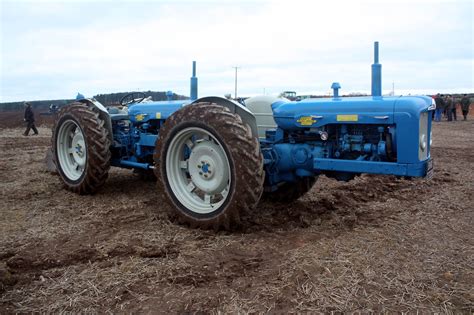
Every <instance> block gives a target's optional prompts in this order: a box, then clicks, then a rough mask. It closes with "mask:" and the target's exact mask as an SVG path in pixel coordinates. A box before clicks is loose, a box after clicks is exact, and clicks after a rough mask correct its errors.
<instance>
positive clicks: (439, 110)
mask: <svg viewBox="0 0 474 315" xmlns="http://www.w3.org/2000/svg"><path fill="white" fill-rule="evenodd" d="M435 103H436V110H435V117H434V120H435V121H441V115H442V114H443V110H444V100H443V98H442V97H441V95H440V94H439V93H438V94H437V95H436V97H435Z"/></svg>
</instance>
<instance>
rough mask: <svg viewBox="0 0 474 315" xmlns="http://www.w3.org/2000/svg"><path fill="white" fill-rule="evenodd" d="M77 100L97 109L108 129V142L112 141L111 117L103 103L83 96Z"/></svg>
mask: <svg viewBox="0 0 474 315" xmlns="http://www.w3.org/2000/svg"><path fill="white" fill-rule="evenodd" d="M77 102H80V103H84V104H88V105H89V106H91V107H93V108H96V109H97V110H98V111H99V118H100V119H102V120H103V121H104V127H105V128H106V129H107V131H108V137H109V140H110V143H113V142H114V135H113V133H112V119H111V118H110V115H109V112H108V110H107V108H105V106H104V105H102V104H101V103H100V102H99V101H97V100H96V99H94V98H83V99H80V100H77Z"/></svg>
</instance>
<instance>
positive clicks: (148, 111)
mask: <svg viewBox="0 0 474 315" xmlns="http://www.w3.org/2000/svg"><path fill="white" fill-rule="evenodd" d="M189 103H190V101H189V100H179V101H163V102H144V103H137V104H133V105H130V107H129V108H128V115H129V117H130V120H131V121H132V122H134V123H141V122H147V121H149V120H153V119H167V118H168V117H169V116H171V115H172V114H173V113H174V112H176V111H177V110H179V109H181V107H183V106H185V105H187V104H189Z"/></svg>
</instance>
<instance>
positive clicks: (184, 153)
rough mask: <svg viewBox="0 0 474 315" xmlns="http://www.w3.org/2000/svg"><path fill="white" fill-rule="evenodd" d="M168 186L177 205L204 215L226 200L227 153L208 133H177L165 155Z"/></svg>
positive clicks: (195, 129)
mask: <svg viewBox="0 0 474 315" xmlns="http://www.w3.org/2000/svg"><path fill="white" fill-rule="evenodd" d="M166 174H167V177H168V183H169V185H170V188H171V190H172V191H173V194H174V195H175V197H176V198H177V199H178V200H179V202H180V203H181V204H182V205H183V206H185V207H186V208H187V209H189V210H190V211H192V212H195V213H199V214H208V213H211V212H213V211H216V210H217V209H218V208H219V207H220V206H221V205H222V204H223V203H224V202H225V200H226V198H227V195H228V193H229V189H230V184H231V177H230V174H231V171H230V164H229V160H228V157H227V154H226V152H225V150H224V148H223V147H222V145H221V144H220V143H219V141H218V140H217V139H216V138H214V137H213V136H212V134H211V133H210V132H208V131H207V130H205V129H202V128H198V127H189V128H186V129H183V130H181V131H180V132H179V133H178V134H177V135H176V136H175V137H174V138H173V140H172V141H171V143H170V145H169V147H168V151H167V153H166Z"/></svg>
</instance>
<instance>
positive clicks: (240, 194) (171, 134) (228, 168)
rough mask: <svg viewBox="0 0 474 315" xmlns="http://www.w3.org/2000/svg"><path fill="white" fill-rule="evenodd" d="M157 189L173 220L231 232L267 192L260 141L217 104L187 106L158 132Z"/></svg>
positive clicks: (155, 156) (156, 152)
mask: <svg viewBox="0 0 474 315" xmlns="http://www.w3.org/2000/svg"><path fill="white" fill-rule="evenodd" d="M154 160H155V164H156V165H157V167H156V168H155V173H156V177H157V178H158V187H159V189H160V190H162V191H164V192H165V194H164V196H165V200H166V202H167V203H168V204H169V205H170V207H171V208H172V215H173V216H174V217H176V218H177V219H178V221H179V222H181V223H185V224H189V225H190V226H191V227H198V228H203V229H208V228H213V229H215V230H218V229H221V228H224V229H232V228H235V227H236V226H237V225H239V223H240V217H241V214H242V212H245V211H248V210H250V209H252V208H254V207H255V206H256V205H257V203H258V201H259V200H260V197H261V195H262V192H263V181H264V172H263V157H262V154H261V152H260V145H259V142H258V140H257V139H256V138H255V137H253V136H252V132H251V129H250V127H249V126H246V125H244V123H243V122H242V119H241V118H240V116H238V115H237V114H233V113H231V112H230V111H229V110H228V109H227V108H226V107H223V106H220V105H217V104H213V103H197V104H193V105H188V106H186V107H184V108H182V109H181V110H179V111H177V112H175V113H174V114H173V115H171V116H170V117H169V118H168V119H167V120H166V122H165V124H164V125H163V127H161V128H160V138H159V140H158V141H157V145H156V150H155V155H154Z"/></svg>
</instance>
